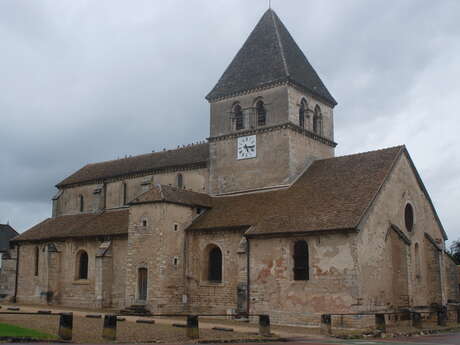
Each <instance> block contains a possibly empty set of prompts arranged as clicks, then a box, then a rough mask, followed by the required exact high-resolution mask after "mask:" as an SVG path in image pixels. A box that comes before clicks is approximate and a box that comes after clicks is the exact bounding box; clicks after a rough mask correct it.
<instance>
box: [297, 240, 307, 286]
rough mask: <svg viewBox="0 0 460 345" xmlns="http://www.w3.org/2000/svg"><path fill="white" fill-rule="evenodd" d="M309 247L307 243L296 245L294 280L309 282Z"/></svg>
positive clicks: (301, 242) (300, 242)
mask: <svg viewBox="0 0 460 345" xmlns="http://www.w3.org/2000/svg"><path fill="white" fill-rule="evenodd" d="M309 275H310V272H309V269H308V245H307V242H305V241H297V242H295V243H294V280H308V279H309V278H310V277H309Z"/></svg>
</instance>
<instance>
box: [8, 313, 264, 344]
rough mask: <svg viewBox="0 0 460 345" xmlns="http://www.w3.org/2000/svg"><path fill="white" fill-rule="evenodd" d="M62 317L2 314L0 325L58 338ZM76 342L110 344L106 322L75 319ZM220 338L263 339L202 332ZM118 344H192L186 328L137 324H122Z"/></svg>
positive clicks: (211, 338)
mask: <svg viewBox="0 0 460 345" xmlns="http://www.w3.org/2000/svg"><path fill="white" fill-rule="evenodd" d="M58 320H59V317H58V316H55V315H54V316H50V315H37V316H30V315H0V322H5V323H8V324H11V325H17V326H22V327H27V328H32V329H35V330H38V331H41V332H44V333H48V334H54V335H57V332H58ZM73 322H74V324H73V342H76V343H107V341H106V340H104V339H102V336H101V335H102V325H103V320H102V319H90V318H84V317H75V316H74V320H73ZM219 339H226V340H230V339H260V337H259V336H257V335H254V334H246V333H236V332H223V331H214V330H204V329H200V340H219ZM117 342H129V343H139V342H157V343H166V342H168V343H171V342H175V343H177V342H188V343H190V342H191V341H190V339H188V338H187V337H186V335H185V328H177V327H172V326H169V325H151V324H138V323H133V322H127V321H124V322H118V325H117Z"/></svg>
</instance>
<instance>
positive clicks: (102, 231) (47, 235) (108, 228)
mask: <svg viewBox="0 0 460 345" xmlns="http://www.w3.org/2000/svg"><path fill="white" fill-rule="evenodd" d="M128 218H129V211H128V210H127V209H123V210H115V211H105V212H103V213H87V214H76V215H69V216H61V217H56V218H48V219H46V220H44V221H43V222H41V223H39V224H37V225H35V226H33V227H32V228H30V229H29V230H27V231H25V232H24V233H22V234H21V235H19V236H17V237H15V238H14V239H13V241H14V242H23V241H39V240H52V239H63V238H82V237H95V236H108V235H127V234H128V222H129V220H128Z"/></svg>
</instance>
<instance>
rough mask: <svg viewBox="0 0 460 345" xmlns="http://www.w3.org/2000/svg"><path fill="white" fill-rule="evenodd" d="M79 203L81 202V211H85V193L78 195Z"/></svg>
mask: <svg viewBox="0 0 460 345" xmlns="http://www.w3.org/2000/svg"><path fill="white" fill-rule="evenodd" d="M78 203H79V207H80V212H83V211H84V209H85V200H84V198H83V195H80V196H79V197H78Z"/></svg>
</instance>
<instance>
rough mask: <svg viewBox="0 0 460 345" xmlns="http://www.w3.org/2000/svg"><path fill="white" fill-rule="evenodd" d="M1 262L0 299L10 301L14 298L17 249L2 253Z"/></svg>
mask: <svg viewBox="0 0 460 345" xmlns="http://www.w3.org/2000/svg"><path fill="white" fill-rule="evenodd" d="M1 260H2V265H1V268H0V297H1V298H4V299H5V300H9V299H10V298H11V297H12V296H14V286H15V282H16V249H10V250H9V251H8V253H2V259H1Z"/></svg>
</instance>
